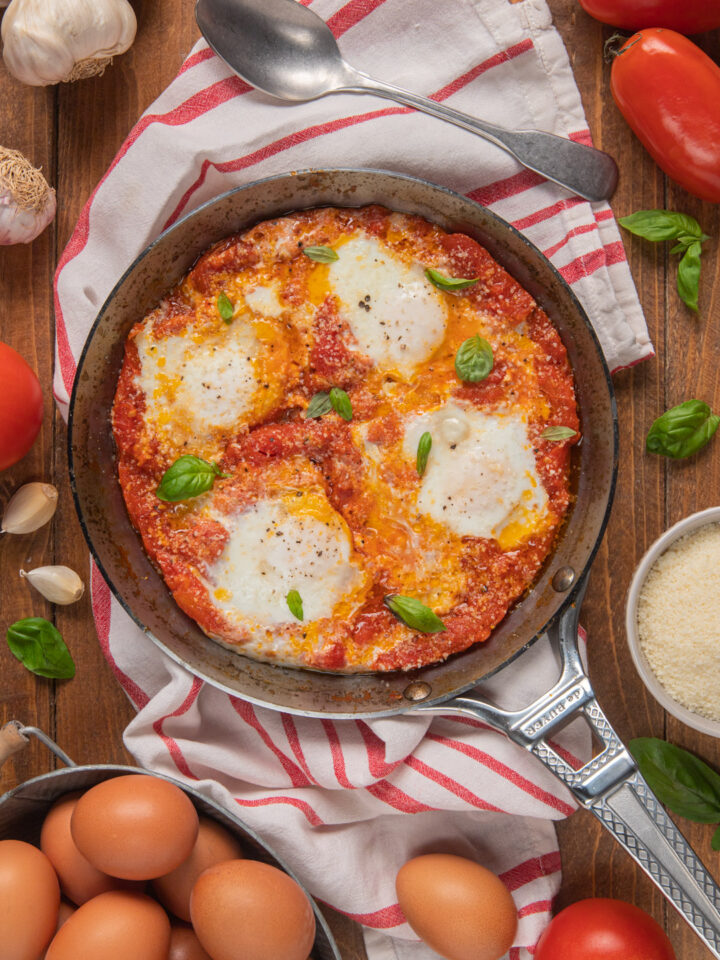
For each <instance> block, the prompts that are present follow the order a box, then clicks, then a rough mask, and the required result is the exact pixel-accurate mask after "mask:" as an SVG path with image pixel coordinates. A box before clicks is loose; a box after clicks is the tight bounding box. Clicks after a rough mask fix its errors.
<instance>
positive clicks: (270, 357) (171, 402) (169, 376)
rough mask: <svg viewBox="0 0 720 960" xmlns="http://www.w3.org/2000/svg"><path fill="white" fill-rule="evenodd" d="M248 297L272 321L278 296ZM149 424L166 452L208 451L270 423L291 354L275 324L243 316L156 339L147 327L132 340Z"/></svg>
mask: <svg viewBox="0 0 720 960" xmlns="http://www.w3.org/2000/svg"><path fill="white" fill-rule="evenodd" d="M258 289H259V288H256V289H255V290H254V291H253V292H252V294H250V295H249V296H250V299H251V301H252V302H253V303H254V304H255V305H256V306H258V307H259V308H260V309H259V310H258V312H259V313H264V314H266V315H268V316H272V310H273V308H274V304H275V302H276V301H277V298H276V296H275V295H274V292H273V291H263V293H258ZM135 344H136V346H137V351H138V357H139V360H140V372H139V375H138V377H137V386H138V388H139V389H140V391H141V392H142V394H143V395H144V397H145V422H146V425H147V427H148V428H149V429H150V430H152V431H153V432H154V433H155V434H156V436H157V437H158V439H160V440H161V442H163V443H164V445H167V446H169V447H175V448H178V447H181V446H183V447H187V446H188V445H190V444H192V448H193V450H194V452H196V453H208V452H211V451H209V450H208V444H212V442H213V441H214V440H215V439H217V438H222V437H224V438H227V437H228V436H230V435H232V434H233V433H235V432H237V431H238V430H239V429H240V428H241V427H242V426H243V424H247V423H252V422H253V421H256V420H258V419H260V418H261V417H262V416H264V415H266V414H267V413H268V412H269V410H270V409H272V407H273V405H274V404H275V403H276V402H277V400H278V398H279V397H280V396H281V394H282V392H283V388H284V386H285V382H286V377H287V373H288V367H289V356H288V354H289V351H288V347H287V344H286V342H285V339H284V338H283V336H282V333H281V332H279V330H278V324H277V323H275V322H274V321H272V320H269V319H265V318H264V317H263V316H259V317H254V316H252V315H250V314H248V313H245V314H243V313H241V314H239V315H236V316H234V317H233V318H232V320H231V321H230V322H229V323H223V322H221V321H220V318H219V316H218V318H217V320H216V321H214V322H213V323H212V324H208V323H207V322H206V323H205V324H204V325H202V326H201V325H189V326H187V327H186V328H185V329H184V330H182V331H180V332H178V333H172V334H169V335H165V336H162V337H160V338H156V337H155V335H154V333H153V327H152V326H149V325H148V326H145V327H144V328H143V329H142V330H141V331H140V333H139V334H138V336H137V337H136V339H135Z"/></svg>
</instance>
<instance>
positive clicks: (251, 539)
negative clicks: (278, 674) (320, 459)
mask: <svg viewBox="0 0 720 960" xmlns="http://www.w3.org/2000/svg"><path fill="white" fill-rule="evenodd" d="M216 519H218V520H219V522H221V523H222V524H223V526H225V528H226V529H227V530H228V533H229V537H228V540H227V543H226V545H225V548H224V550H223V552H222V554H221V555H220V557H218V559H217V560H216V561H215V562H214V563H213V564H211V565H210V566H209V567H208V569H207V572H206V578H207V581H208V584H209V590H210V597H211V600H212V603H213V604H214V605H215V606H216V607H217V608H218V609H220V610H222V611H223V612H224V614H225V615H226V616H227V617H228V619H229V620H230V621H231V622H233V623H235V624H236V625H238V626H242V625H243V624H248V623H249V624H250V625H252V626H256V627H267V628H273V627H278V626H280V625H284V624H295V625H299V621H298V620H297V619H296V618H295V617H294V616H293V614H292V613H291V612H290V609H289V607H288V604H287V595H288V593H289V591H290V590H297V592H298V593H299V594H300V597H301V600H302V605H303V622H304V623H309V622H312V621H314V620H320V619H322V618H325V617H330V616H332V615H333V612H334V611H335V608H336V606H337V605H338V603H340V601H342V600H343V599H348V598H350V597H352V595H353V594H354V593H356V592H357V591H358V590H360V589H361V588H362V585H363V582H364V578H363V575H362V572H361V571H360V569H359V568H358V566H357V564H356V563H355V561H354V560H353V557H352V542H351V537H350V531H349V529H348V527H347V524H346V523H345V521H344V520H343V519H342V517H341V516H340V515H339V514H338V513H337V512H336V511H335V510H333V508H332V507H331V506H330V504H329V503H328V501H327V500H326V499H325V497H324V495H323V494H320V493H316V492H310V493H304V494H302V495H301V496H297V494H296V492H295V491H293V492H291V493H289V494H287V495H285V496H276V497H272V498H269V499H265V500H259V501H257V502H256V503H254V504H252V505H251V506H250V507H248V508H247V509H246V510H243V511H242V512H239V513H237V514H234V515H232V516H222V517H216Z"/></svg>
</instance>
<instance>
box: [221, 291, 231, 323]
mask: <svg viewBox="0 0 720 960" xmlns="http://www.w3.org/2000/svg"><path fill="white" fill-rule="evenodd" d="M217 308H218V313H219V314H220V316H221V317H222V318H223V320H224V321H225V323H230V321H231V320H232V318H233V314H234V313H235V307H234V306H233V303H232V300H231V299H230V297H228V295H227V294H226V293H221V294H220V296H219V297H218V298H217Z"/></svg>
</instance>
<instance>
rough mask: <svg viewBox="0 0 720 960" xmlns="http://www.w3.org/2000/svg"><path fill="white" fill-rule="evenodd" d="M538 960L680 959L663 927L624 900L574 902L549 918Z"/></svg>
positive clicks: (542, 937)
mask: <svg viewBox="0 0 720 960" xmlns="http://www.w3.org/2000/svg"><path fill="white" fill-rule="evenodd" d="M534 958H535V960H677V958H676V956H675V952H674V950H673V948H672V945H671V943H670V941H669V940H668V938H667V937H666V935H665V932H664V931H663V929H662V927H661V926H660V925H659V924H657V923H656V922H655V921H654V920H653V918H652V917H651V916H649V915H648V914H647V913H645V911H644V910H641V909H640V908H639V907H634V906H633V905H632V904H631V903H625V902H624V901H623V900H610V899H608V898H604V897H595V898H592V899H590V900H579V901H578V902H577V903H571V904H570V906H569V907H565V909H564V910H561V911H560V913H559V914H558V915H557V916H556V917H554V918H553V920H551V921H550V924H549V925H548V926H547V927H546V928H545V931H544V932H543V935H542V936H541V937H540V940H539V941H538V945H537V947H536V948H535V954H534Z"/></svg>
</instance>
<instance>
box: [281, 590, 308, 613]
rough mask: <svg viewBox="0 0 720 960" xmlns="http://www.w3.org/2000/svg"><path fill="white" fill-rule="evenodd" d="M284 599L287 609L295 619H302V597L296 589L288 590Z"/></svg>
mask: <svg viewBox="0 0 720 960" xmlns="http://www.w3.org/2000/svg"><path fill="white" fill-rule="evenodd" d="M285 600H286V602H287V605H288V610H289V611H290V613H291V614H292V615H293V616H294V617H295V619H296V620H304V619H305V617H304V614H303V602H302V597H301V596H300V594H299V593H298V592H297V590H289V591H288V595H287V596H286V597H285Z"/></svg>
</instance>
